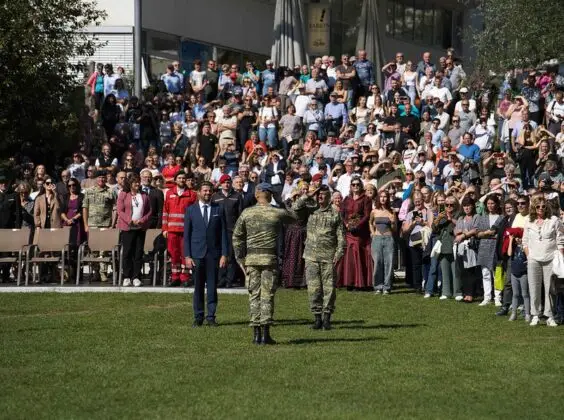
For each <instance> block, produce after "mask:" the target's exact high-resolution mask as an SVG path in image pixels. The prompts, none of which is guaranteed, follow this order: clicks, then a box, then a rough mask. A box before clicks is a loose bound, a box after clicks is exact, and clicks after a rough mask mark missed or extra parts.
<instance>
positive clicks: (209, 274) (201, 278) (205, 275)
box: [192, 254, 219, 321]
mask: <svg viewBox="0 0 564 420" xmlns="http://www.w3.org/2000/svg"><path fill="white" fill-rule="evenodd" d="M218 269H219V258H217V257H213V256H211V255H209V254H207V255H206V256H205V257H204V258H194V268H193V269H192V279H193V280H194V299H193V308H194V319H196V320H197V321H202V320H203V319H204V309H205V307H204V286H205V287H206V289H207V292H208V316H207V319H208V320H213V319H215V310H216V308H217V273H218Z"/></svg>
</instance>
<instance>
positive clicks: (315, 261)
mask: <svg viewBox="0 0 564 420" xmlns="http://www.w3.org/2000/svg"><path fill="white" fill-rule="evenodd" d="M313 194H317V203H316V202H315V199H314V198H313V197H312V194H311V193H310V194H308V195H306V196H303V197H301V198H299V199H298V200H297V201H296V202H295V203H294V205H293V207H292V210H294V211H295V212H297V213H301V212H302V211H304V210H307V211H308V212H309V214H310V216H309V218H308V221H307V236H306V242H305V248H304V255H303V257H304V260H305V277H306V282H307V292H308V295H309V301H310V308H311V312H313V315H314V316H315V322H314V323H313V325H312V328H313V329H314V330H319V329H321V328H323V329H325V330H330V329H331V314H332V313H333V311H334V310H335V298H336V291H335V283H336V273H335V265H336V264H337V262H338V261H339V259H340V258H341V257H342V256H343V253H344V252H345V229H344V225H343V221H342V220H341V215H340V214H339V212H337V211H336V210H335V209H334V208H333V206H332V205H331V191H330V190H329V187H328V186H327V185H322V186H321V187H320V188H319V189H318V190H317V191H315V192H314V193H313ZM322 315H323V319H322Z"/></svg>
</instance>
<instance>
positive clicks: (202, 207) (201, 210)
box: [198, 200, 211, 224]
mask: <svg viewBox="0 0 564 420" xmlns="http://www.w3.org/2000/svg"><path fill="white" fill-rule="evenodd" d="M198 204H199V205H200V213H202V218H203V217H204V206H208V220H205V222H206V224H208V223H209V221H210V215H211V203H204V202H203V201H200V200H198Z"/></svg>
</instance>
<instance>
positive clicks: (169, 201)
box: [162, 171, 198, 287]
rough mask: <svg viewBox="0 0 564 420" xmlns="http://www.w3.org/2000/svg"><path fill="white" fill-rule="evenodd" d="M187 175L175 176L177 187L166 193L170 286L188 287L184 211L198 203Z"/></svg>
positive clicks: (179, 174)
mask: <svg viewBox="0 0 564 420" xmlns="http://www.w3.org/2000/svg"><path fill="white" fill-rule="evenodd" d="M186 177H187V175H186V173H185V172H184V171H180V172H178V173H177V174H176V175H175V176H174V182H175V184H176V185H175V186H174V187H172V188H171V189H169V190H168V191H167V192H166V197H165V202H164V208H163V228H162V229H163V236H164V237H165V238H166V239H167V250H168V254H169V255H170V261H171V266H172V267H171V268H172V277H171V280H170V286H171V287H176V286H180V285H181V284H182V285H183V286H187V284H188V279H189V276H188V271H187V270H186V268H185V267H184V239H183V235H184V211H185V210H186V208H187V207H189V206H191V205H192V204H194V203H195V202H196V200H197V199H198V196H197V195H196V192H195V191H193V190H191V189H188V188H187V187H186Z"/></svg>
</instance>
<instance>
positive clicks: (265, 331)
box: [261, 325, 276, 345]
mask: <svg viewBox="0 0 564 420" xmlns="http://www.w3.org/2000/svg"><path fill="white" fill-rule="evenodd" d="M261 344H262V345H271V344H276V341H274V340H273V339H272V337H271V336H270V325H265V326H264V327H262V340H261Z"/></svg>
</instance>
